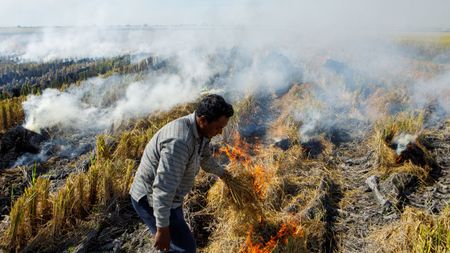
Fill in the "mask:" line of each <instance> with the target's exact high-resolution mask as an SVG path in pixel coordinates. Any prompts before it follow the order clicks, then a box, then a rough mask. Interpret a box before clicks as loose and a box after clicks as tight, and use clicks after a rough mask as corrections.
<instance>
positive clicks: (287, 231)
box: [240, 222, 304, 253]
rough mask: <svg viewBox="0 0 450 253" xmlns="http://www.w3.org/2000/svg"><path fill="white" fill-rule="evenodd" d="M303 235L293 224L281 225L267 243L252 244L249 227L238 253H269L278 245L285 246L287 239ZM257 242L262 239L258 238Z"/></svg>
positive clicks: (251, 231)
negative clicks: (243, 243)
mask: <svg viewBox="0 0 450 253" xmlns="http://www.w3.org/2000/svg"><path fill="white" fill-rule="evenodd" d="M303 235H304V234H303V230H302V229H301V227H300V226H298V225H296V224H295V223H293V222H288V223H283V224H281V226H280V229H279V230H278V232H277V234H276V235H274V236H272V237H271V238H270V240H269V241H268V242H265V243H264V242H263V243H261V242H257V243H254V242H253V241H252V236H253V227H250V231H249V232H248V234H247V238H246V240H245V245H244V246H243V247H242V248H241V249H240V253H269V252H272V250H274V249H275V247H277V245H279V244H283V245H286V244H287V243H288V240H289V238H301V237H303ZM259 241H263V239H262V237H259Z"/></svg>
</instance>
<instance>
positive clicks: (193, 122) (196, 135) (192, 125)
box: [188, 112, 200, 139]
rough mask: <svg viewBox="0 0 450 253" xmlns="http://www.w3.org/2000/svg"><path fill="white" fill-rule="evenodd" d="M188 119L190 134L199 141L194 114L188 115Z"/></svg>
mask: <svg viewBox="0 0 450 253" xmlns="http://www.w3.org/2000/svg"><path fill="white" fill-rule="evenodd" d="M188 119H189V124H190V127H191V129H192V132H193V133H194V137H195V138H196V139H200V135H199V134H198V129H197V122H196V121H195V112H193V113H191V114H189V115H188Z"/></svg>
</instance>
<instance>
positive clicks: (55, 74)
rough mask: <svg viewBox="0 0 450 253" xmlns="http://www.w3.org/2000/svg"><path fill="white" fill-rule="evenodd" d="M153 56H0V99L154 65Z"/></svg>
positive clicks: (133, 71)
mask: <svg viewBox="0 0 450 253" xmlns="http://www.w3.org/2000/svg"><path fill="white" fill-rule="evenodd" d="M154 61H155V59H154V58H153V57H147V58H145V59H143V60H141V61H139V62H137V63H133V61H132V56H130V55H125V56H117V57H113V58H101V59H81V60H73V59H65V60H55V61H52V62H45V63H37V62H31V63H30V62H28V63H17V61H16V60H14V59H9V60H8V59H5V58H1V59H0V99H4V98H12V97H19V96H23V95H28V94H39V93H40V92H41V91H42V90H44V89H46V88H57V89H60V88H62V87H63V86H67V85H70V84H72V83H75V82H78V81H82V80H86V79H87V78H89V77H94V76H97V75H102V74H107V73H139V72H142V71H146V70H148V69H149V68H152V67H153V66H154Z"/></svg>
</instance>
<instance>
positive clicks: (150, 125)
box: [1, 104, 193, 251]
mask: <svg viewBox="0 0 450 253" xmlns="http://www.w3.org/2000/svg"><path fill="white" fill-rule="evenodd" d="M192 110H193V104H188V105H183V106H179V107H176V108H174V109H173V110H171V111H169V112H160V113H155V114H153V115H152V116H150V117H149V118H148V119H146V120H145V121H144V122H143V121H137V122H134V123H132V124H131V127H130V128H129V129H128V130H123V131H121V132H120V133H119V134H118V135H117V136H113V135H100V136H98V137H97V143H96V156H95V158H94V159H93V160H92V161H91V165H90V167H89V170H88V171H87V172H85V173H76V174H71V175H70V176H69V177H68V178H67V179H66V181H65V183H64V185H63V186H62V187H60V188H59V189H57V190H56V191H55V192H53V193H50V192H49V181H48V179H43V178H37V180H36V179H33V184H32V185H31V186H30V187H28V188H27V189H26V190H25V193H24V194H23V195H22V196H20V197H19V198H18V199H17V200H16V201H15V203H14V204H13V206H12V209H11V212H10V219H11V223H10V226H9V228H8V229H7V231H6V233H5V236H3V238H1V244H2V246H3V247H4V248H7V249H9V250H11V251H16V250H20V249H22V248H23V247H24V246H26V245H35V246H38V245H41V246H42V245H44V244H47V246H48V247H50V248H51V245H53V243H52V241H53V242H57V241H58V239H57V240H55V239H54V238H55V237H56V238H60V239H62V238H63V237H65V236H66V235H67V234H69V233H71V232H73V231H75V230H76V228H77V227H78V226H79V224H83V223H85V222H86V221H89V220H92V219H98V216H97V215H96V213H99V212H110V211H113V210H114V208H116V205H117V204H118V203H119V202H120V201H121V200H125V199H128V191H129V188H130V185H131V182H132V180H133V172H134V170H135V168H136V161H137V160H138V159H139V157H140V155H141V154H142V151H143V149H144V147H145V144H146V143H147V142H148V140H149V139H150V138H151V137H152V136H153V134H154V133H156V131H158V129H159V128H161V127H162V126H164V125H165V124H166V123H167V122H169V121H171V120H174V119H176V118H178V117H181V116H184V115H186V114H188V113H190V112H192ZM93 224H95V222H94V223H93ZM48 240H51V241H48Z"/></svg>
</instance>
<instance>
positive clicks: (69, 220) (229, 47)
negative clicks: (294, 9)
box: [0, 26, 450, 252]
mask: <svg viewBox="0 0 450 253" xmlns="http://www.w3.org/2000/svg"><path fill="white" fill-rule="evenodd" d="M328 31H330V30H328ZM449 36H450V35H448V34H447V33H439V32H430V33H399V32H394V31H389V32H380V31H376V32H375V31H364V32H362V31H359V30H352V31H348V30H341V29H337V30H336V31H334V32H329V33H324V32H311V31H310V30H308V31H299V30H298V29H296V28H295V27H292V26H288V27H286V26H271V27H267V26H265V27H258V26H244V27H233V26H148V27H125V26H124V27H107V28H99V27H82V28H43V29H37V28H3V29H2V30H1V31H0V38H1V40H0V55H1V58H0V64H1V78H2V80H3V81H2V82H4V83H2V84H1V85H2V95H3V97H4V99H3V101H2V103H3V105H2V108H3V109H2V120H3V124H2V125H3V126H4V127H3V133H2V137H1V138H2V141H1V145H2V149H1V151H2V154H1V155H2V171H1V172H2V177H3V179H2V180H3V182H4V184H3V186H2V193H1V194H2V215H3V216H2V220H3V223H2V224H3V225H2V227H1V229H2V233H3V235H4V236H3V239H2V242H3V243H2V244H3V247H4V248H5V249H8V250H14V249H20V250H25V251H27V250H28V251H63V250H68V249H70V248H75V249H77V250H86V251H99V252H107V251H108V252H109V251H116V252H118V251H123V252H127V251H135V252H138V251H140V250H145V249H146V247H151V242H150V241H149V240H151V239H149V237H146V236H145V235H146V234H145V233H147V232H146V231H145V228H144V227H143V226H142V224H141V225H139V220H138V218H137V217H136V215H135V214H134V213H133V210H132V208H131V207H130V204H129V201H128V195H127V189H128V187H129V183H130V182H131V181H130V178H131V176H132V175H133V173H134V171H135V169H136V166H137V164H138V162H139V159H140V156H141V155H142V151H143V148H144V147H145V144H146V142H147V141H148V140H149V138H151V136H152V135H153V133H154V132H155V131H157V129H159V128H160V127H161V126H162V125H163V124H164V123H166V122H168V121H169V120H171V119H174V118H175V116H181V115H184V114H187V113H189V112H191V111H192V110H193V108H194V107H193V104H192V103H195V101H197V100H198V99H199V98H200V97H201V96H202V94H206V93H218V94H221V95H223V96H224V97H225V98H226V99H227V100H229V101H230V102H232V103H233V104H234V105H235V108H236V115H235V117H234V118H233V119H232V120H231V122H230V124H229V126H228V127H227V129H226V130H225V131H224V134H223V136H222V137H220V138H217V139H216V140H215V141H214V142H215V145H214V147H215V153H216V156H217V158H218V159H219V160H220V161H221V163H222V164H224V165H226V166H227V167H228V169H229V170H230V171H232V172H233V174H235V175H236V176H242V175H247V176H248V180H249V181H248V185H249V187H251V188H252V189H254V190H255V191H256V192H257V193H258V198H257V199H256V200H255V202H257V203H259V204H260V205H261V206H262V207H261V212H251V211H250V212H248V213H247V211H248V210H236V209H233V205H232V204H229V203H230V202H227V201H230V200H229V199H228V198H229V197H230V196H229V195H227V194H228V193H227V188H226V187H225V186H224V185H223V184H221V181H220V180H218V179H217V178H215V177H212V176H208V175H206V174H200V175H199V176H198V182H197V183H196V186H195V188H194V192H193V194H192V195H190V196H189V198H188V199H187V200H186V204H185V206H186V214H185V216H186V218H187V220H188V222H189V225H190V226H191V228H192V230H193V231H194V235H195V237H196V239H197V243H198V245H199V247H200V249H201V250H203V251H204V252H238V251H241V252H311V251H313V252H314V251H315V252H332V251H336V252H358V251H361V250H362V251H369V252H370V251H373V249H379V250H381V251H383V252H384V251H386V252H389V251H395V250H396V251H401V250H404V251H411V250H417V251H419V252H420V250H419V249H421V247H428V245H431V246H430V247H432V248H433V249H434V250H436V251H437V252H445V251H444V250H446V247H447V250H448V247H449V246H450V245H449V244H448V242H446V241H445V240H444V239H443V238H446V236H447V237H448V233H449V232H448V229H449V227H448V224H449V223H448V216H447V219H445V216H446V214H447V213H448V196H449V191H448V184H449V176H450V174H449V172H448V170H449V160H448V157H449V155H448V154H449V146H450V143H449V138H450V136H449V127H450V126H449V110H450V102H449V96H450V88H449V87H450V57H449V55H450V46H449V45H450V44H449V43H448V37H449ZM117 57H124V58H120V61H114V60H111V61H109V59H117ZM123 59H125V60H123ZM85 61H87V62H85ZM103 65H105V68H104V70H103V68H102V67H103ZM43 66H51V67H50V68H47V67H46V68H45V70H44V67H43ZM62 66H65V68H66V69H69V70H67V71H72V70H73V71H72V72H70V73H71V75H72V76H71V79H70V80H71V81H65V80H67V79H64V78H63V79H61V78H60V77H61V76H67V75H68V74H67V73H66V72H65V71H66V70H64V71H62ZM93 66H94V67H93ZM89 68H91V69H93V70H92V71H93V72H92V73H90V74H89V75H88V74H86V73H87V70H86V69H89ZM97 69H102V71H98V70H97ZM96 71H98V72H96ZM83 73H84V74H83ZM43 76H45V79H42V78H41V77H43ZM41 80H44V81H41ZM46 80H48V82H46ZM51 80H61V82H55V83H51ZM25 85H27V86H25ZM23 87H26V89H25V88H23ZM11 97H15V98H11ZM17 98H19V99H17ZM15 104H18V105H19V106H14V105H15ZM10 108H14V109H10ZM13 115H22V116H21V117H19V118H18V119H16V118H14V119H12V118H13ZM21 126H23V127H21ZM30 131H32V132H30ZM14 141H15V142H14ZM243 147H245V148H243ZM94 178H98V180H94ZM246 178H247V177H246ZM369 178H370V180H369ZM398 182H400V183H398ZM219 193H220V194H219ZM218 195H221V196H222V197H221V198H217V196H218ZM30 199H32V200H33V201H31V202H32V203H33V204H32V205H31V204H30V201H29V200H30ZM63 199H67V200H68V202H67V203H66V202H62V200H63ZM70 203H72V204H70ZM249 205H250V203H249ZM3 206H4V207H3ZM20 210H22V213H21V211H20ZM253 211H254V210H253ZM411 217H412V218H411ZM408 219H409V220H408ZM439 219H442V220H443V221H441V220H439ZM405 220H407V221H408V222H409V223H408V222H405ZM402 222H404V223H402ZM438 223H444V227H439V226H440V225H439V226H438V225H436V224H438ZM411 224H414V226H416V227H417V228H416V229H414V228H411V227H410V226H412V225H411ZM417 224H418V225H417ZM249 227H251V228H252V229H250V232H249V230H248V228H249ZM426 229H428V230H429V231H430V232H428V233H426V232H423V231H424V230H425V231H428V230H426ZM380 231H383V232H380ZM386 231H387V232H386ZM402 231H407V232H404V234H402ZM420 231H422V232H420ZM436 231H437V232H436ZM419 232H420V233H419ZM383 233H384V234H389V235H391V236H390V238H394V239H391V241H389V240H387V239H380V236H382V234H383ZM68 235H71V236H70V239H67V238H69V237H68ZM137 237H143V238H141V239H138V238H137ZM60 238H65V239H64V240H58V239H60ZM404 238H408V240H406V241H408V242H410V243H408V242H405V240H403V239H404ZM436 238H438V239H436ZM441 239H442V240H443V241H440V240H441ZM392 240H399V241H402V242H403V243H402V244H399V245H395V242H394V241H392ZM421 243H422V244H423V245H422V244H421ZM427 243H429V244H427ZM392 245H395V247H398V248H396V249H393V248H392V247H393V246H392Z"/></svg>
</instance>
